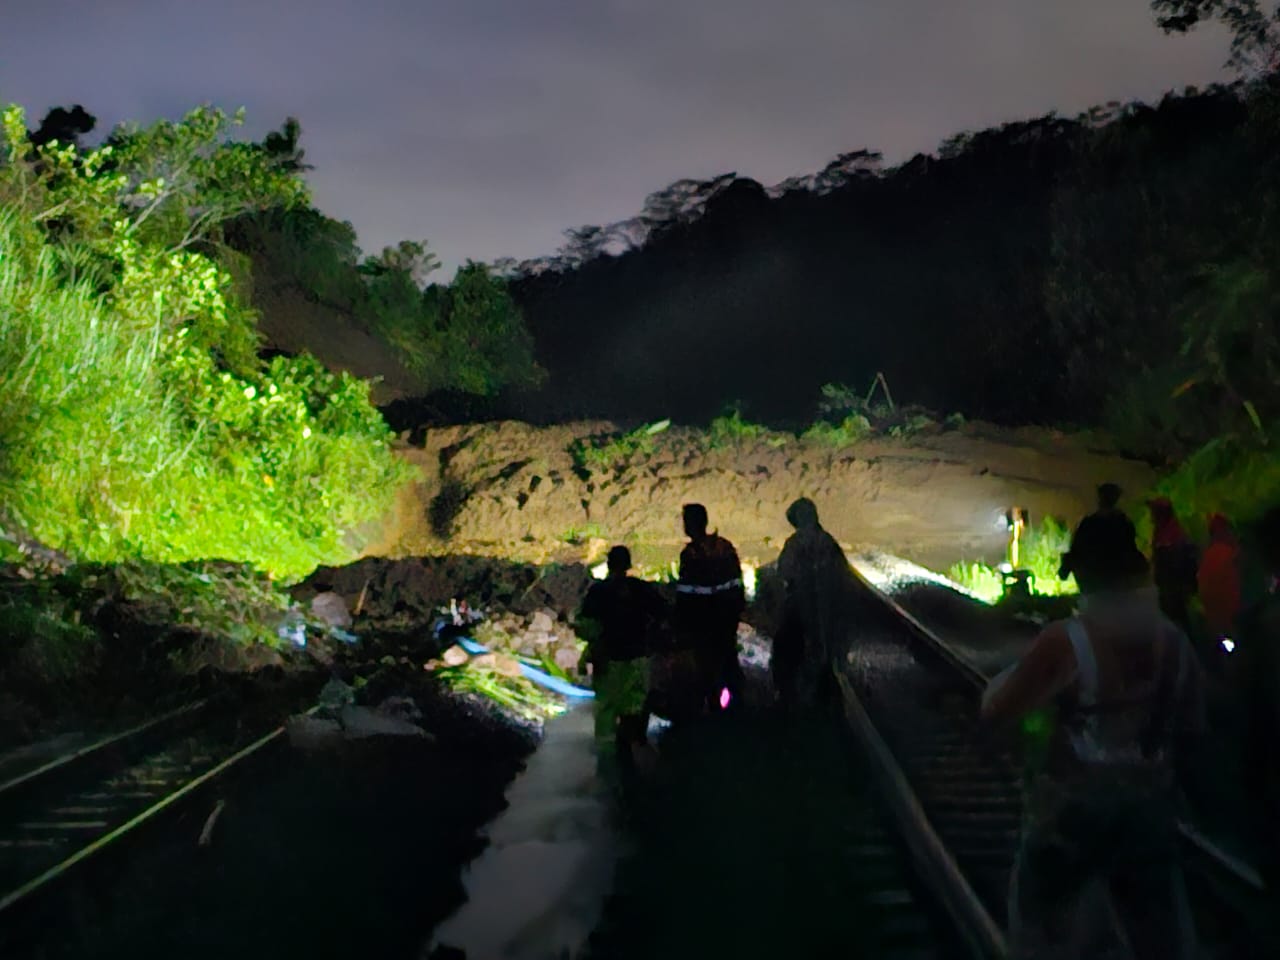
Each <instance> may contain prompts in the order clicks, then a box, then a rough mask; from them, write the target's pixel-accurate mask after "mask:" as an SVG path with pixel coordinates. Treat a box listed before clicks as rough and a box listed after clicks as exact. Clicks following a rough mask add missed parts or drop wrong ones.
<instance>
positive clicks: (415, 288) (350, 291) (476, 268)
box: [231, 208, 545, 396]
mask: <svg viewBox="0 0 1280 960" xmlns="http://www.w3.org/2000/svg"><path fill="white" fill-rule="evenodd" d="M231 242H232V243H233V244H234V245H235V246H236V248H237V249H240V250H243V251H246V252H247V253H249V254H250V255H251V256H253V257H254V259H255V260H256V262H257V263H258V264H259V265H260V266H261V268H262V269H263V271H264V272H265V273H267V274H269V275H270V276H271V277H272V278H273V281H274V282H275V283H276V284H277V285H279V284H282V283H283V284H286V285H290V286H293V287H294V288H296V289H297V290H298V291H300V292H301V293H302V294H303V295H304V296H306V297H307V298H308V299H309V300H312V301H313V302H317V303H319V304H322V305H324V306H327V307H330V308H332V309H335V310H338V311H340V312H342V313H346V314H348V315H350V316H351V317H352V318H353V319H354V320H355V321H356V322H357V323H358V324H359V325H361V326H362V327H364V328H366V329H367V330H369V331H371V332H372V333H374V334H375V335H376V336H378V337H379V338H381V339H382V340H384V341H386V342H387V343H388V344H390V345H391V346H392V347H394V348H395V350H396V352H397V353H398V355H399V356H400V358H401V360H402V361H403V363H404V365H405V367H406V368H408V370H409V372H410V373H412V374H413V375H414V376H415V377H416V378H417V380H418V381H419V383H420V384H421V390H422V392H423V393H429V392H432V391H437V390H459V391H463V392H466V393H470V394H476V395H481V396H491V395H493V394H495V393H497V392H498V391H500V390H502V389H504V388H508V387H517V388H523V387H535V386H538V385H539V384H540V383H542V381H543V379H544V378H545V373H544V371H542V370H541V369H540V368H539V367H538V365H537V364H536V363H535V361H534V356H533V338H532V337H531V335H530V334H529V331H528V329H527V328H526V326H525V324H524V320H523V317H522V315H521V313H520V309H519V307H518V306H517V305H516V303H515V301H514V300H513V299H512V297H511V294H510V291H509V288H508V284H507V282H506V281H505V280H504V279H502V278H500V277H498V276H495V275H494V274H493V273H492V272H491V271H490V270H489V268H488V267H486V266H484V265H483V264H477V263H467V264H465V265H464V266H462V267H459V268H458V270H457V272H456V273H455V275H454V278H453V281H452V283H449V284H435V283H433V284H431V285H430V286H426V287H424V286H423V284H424V282H425V280H426V277H427V276H428V275H430V274H431V273H432V272H433V271H434V270H435V269H436V267H437V262H436V260H435V257H434V256H433V255H432V254H430V253H429V252H428V251H427V249H426V247H425V245H423V244H421V243H414V242H409V241H404V242H401V243H400V244H399V245H398V246H396V247H388V248H387V249H385V250H383V252H382V253H381V254H380V255H378V256H375V257H365V258H363V259H362V258H361V254H360V248H359V247H358V246H357V245H356V235H355V231H354V230H353V229H352V228H351V226H350V224H345V223H338V222H337V221H335V220H331V219H329V218H328V217H326V216H324V215H323V214H322V213H320V212H319V211H318V210H315V209H310V208H308V209H290V210H273V211H270V212H268V213H265V214H259V215H256V216H253V217H246V218H243V219H241V220H240V221H238V222H237V223H236V224H235V225H234V226H233V228H232V229H231Z"/></svg>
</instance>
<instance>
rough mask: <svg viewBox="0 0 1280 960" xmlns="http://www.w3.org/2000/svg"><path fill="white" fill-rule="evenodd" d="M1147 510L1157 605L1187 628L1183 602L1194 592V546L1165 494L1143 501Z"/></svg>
mask: <svg viewBox="0 0 1280 960" xmlns="http://www.w3.org/2000/svg"><path fill="white" fill-rule="evenodd" d="M1147 509H1148V510H1150V511H1151V523H1152V527H1153V530H1152V534H1151V566H1152V568H1153V573H1154V575H1155V582H1156V592H1157V593H1158V594H1159V596H1160V609H1161V610H1163V611H1164V614H1165V616H1166V617H1168V618H1169V619H1170V620H1172V621H1173V622H1174V623H1176V624H1177V625H1178V626H1180V627H1181V628H1182V629H1183V630H1189V629H1190V626H1191V622H1190V618H1189V616H1188V611H1187V606H1188V604H1189V603H1190V602H1191V598H1192V597H1193V596H1195V593H1196V563H1197V559H1198V558H1197V557H1196V547H1195V544H1193V543H1192V542H1191V540H1190V539H1188V537H1187V535H1186V533H1185V532H1184V531H1183V529H1182V524H1180V523H1179V522H1178V517H1177V514H1176V513H1174V510H1173V503H1172V502H1171V501H1170V500H1169V498H1168V497H1155V498H1153V499H1151V500H1148V501H1147Z"/></svg>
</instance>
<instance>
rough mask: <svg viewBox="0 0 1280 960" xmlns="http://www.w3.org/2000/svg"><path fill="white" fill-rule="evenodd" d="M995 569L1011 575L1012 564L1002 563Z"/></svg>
mask: <svg viewBox="0 0 1280 960" xmlns="http://www.w3.org/2000/svg"><path fill="white" fill-rule="evenodd" d="M996 569H997V570H999V571H1000V572H1001V573H1013V564H1012V563H1002V564H1000V566H998V567H996Z"/></svg>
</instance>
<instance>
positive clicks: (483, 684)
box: [435, 664, 565, 722]
mask: <svg viewBox="0 0 1280 960" xmlns="http://www.w3.org/2000/svg"><path fill="white" fill-rule="evenodd" d="M435 675H436V677H437V678H439V680H440V682H441V683H444V684H445V685H446V686H448V687H449V688H450V689H452V690H455V691H457V692H459V693H471V694H476V695H478V696H481V697H485V698H486V699H488V700H492V701H493V702H494V703H496V704H498V705H499V706H501V707H503V708H505V709H507V710H510V711H511V712H512V713H514V714H516V715H517V716H518V717H521V718H522V719H525V720H530V721H535V722H536V721H542V720H546V719H548V718H550V717H554V716H556V715H558V714H561V713H563V712H564V709H565V703H564V700H563V699H562V698H561V697H558V696H556V695H555V694H553V693H550V692H548V691H546V690H543V689H542V688H541V687H539V686H538V685H537V684H536V683H533V682H532V681H531V680H527V679H525V678H524V677H509V676H507V675H505V674H502V673H499V672H497V671H496V670H489V669H485V668H483V667H474V666H470V665H468V664H462V665H460V666H457V667H442V668H440V669H439V670H437V671H436V673H435Z"/></svg>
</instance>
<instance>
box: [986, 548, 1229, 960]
mask: <svg viewBox="0 0 1280 960" xmlns="http://www.w3.org/2000/svg"><path fill="white" fill-rule="evenodd" d="M1124 564H1125V566H1126V567H1127V568H1128V573H1127V575H1122V573H1121V572H1120V571H1123V570H1124V567H1122V566H1120V565H1119V564H1117V567H1116V570H1117V573H1116V574H1115V575H1114V576H1112V577H1106V578H1102V577H1097V578H1094V580H1093V582H1092V584H1091V586H1090V588H1089V592H1087V593H1085V594H1083V596H1082V599H1081V605H1080V611H1081V612H1080V614H1079V615H1078V616H1076V617H1073V618H1071V619H1070V620H1060V621H1057V622H1055V623H1051V624H1049V625H1048V626H1047V627H1045V629H1044V630H1043V631H1042V632H1041V634H1040V635H1039V636H1038V637H1037V638H1036V639H1035V641H1034V642H1033V643H1032V644H1031V646H1030V648H1029V649H1028V650H1027V652H1026V653H1025V654H1024V655H1023V657H1022V659H1021V660H1019V661H1018V662H1017V663H1016V664H1015V665H1014V666H1013V667H1011V668H1009V669H1008V670H1006V671H1004V672H1003V673H1001V674H1000V675H999V676H997V677H996V678H995V679H993V680H992V681H991V683H990V684H989V685H988V687H987V690H986V693H985V694H984V696H983V702H982V716H983V719H984V720H985V721H987V722H990V723H999V724H1012V723H1015V722H1017V721H1020V720H1021V721H1026V720H1028V719H1029V718H1033V717H1035V716H1038V717H1039V718H1040V720H1041V722H1040V723H1038V724H1036V726H1039V727H1041V728H1042V729H1045V730H1047V731H1048V739H1047V742H1046V743H1045V744H1043V746H1045V747H1046V748H1047V749H1046V750H1045V751H1044V756H1043V760H1042V762H1041V768H1040V769H1038V770H1035V771H1031V772H1030V776H1029V778H1028V788H1027V798H1026V804H1025V819H1024V823H1023V829H1022V839H1021V843H1020V846H1019V850H1018V854H1017V859H1016V861H1015V864H1014V870H1013V877H1012V880H1011V883H1010V892H1009V925H1010V929H1009V932H1010V938H1011V954H1010V955H1011V957H1012V958H1015V960H1030V958H1033V957H1034V958H1044V957H1064V958H1066V957H1079V956H1082V955H1083V954H1082V953H1081V951H1082V949H1083V946H1082V942H1083V941H1082V938H1083V935H1084V933H1085V931H1084V930H1083V929H1082V928H1083V927H1084V926H1085V924H1084V922H1083V921H1084V916H1083V915H1084V911H1083V910H1082V893H1083V892H1084V891H1085V889H1086V888H1087V887H1088V886H1089V885H1090V883H1091V882H1092V881H1094V880H1102V881H1104V882H1105V883H1106V884H1107V889H1108V891H1109V894H1110V898H1111V902H1112V904H1113V906H1114V907H1115V911H1116V915H1117V916H1118V917H1119V919H1120V922H1121V923H1122V925H1123V927H1124V931H1125V934H1126V935H1127V937H1128V940H1129V943H1130V946H1131V947H1132V950H1133V956H1134V957H1135V960H1190V958H1192V957H1194V956H1195V950H1196V945H1195V931H1194V928H1193V926H1192V923H1191V917H1190V913H1189V911H1188V907H1187V900H1186V891H1185V889H1184V886H1183V882H1182V873H1181V867H1180V864H1179V861H1178V834H1177V816H1176V809H1177V805H1178V803H1179V796H1178V789H1177V787H1178V783H1177V780H1178V777H1177V776H1176V775H1177V774H1178V772H1179V770H1180V769H1182V767H1183V765H1184V764H1185V762H1186V760H1187V756H1188V753H1189V749H1188V748H1189V746H1190V743H1191V742H1192V740H1193V739H1194V738H1195V737H1196V736H1198V735H1199V734H1200V732H1201V731H1202V729H1203V725H1204V716H1203V713H1204V706H1203V693H1202V678H1201V674H1200V667H1199V663H1198V662H1197V659H1196V657H1195V655H1194V654H1193V653H1192V651H1191V648H1190V645H1189V643H1188V642H1187V638H1186V636H1185V634H1183V633H1182V631H1181V630H1179V629H1178V627H1177V626H1176V625H1174V624H1173V623H1171V622H1170V621H1169V620H1168V618H1166V617H1165V616H1163V615H1162V614H1161V612H1160V609H1159V607H1158V605H1157V600H1156V597H1155V594H1154V591H1152V590H1151V589H1150V588H1147V587H1146V586H1145V580H1146V574H1145V568H1146V560H1145V558H1144V557H1142V555H1141V554H1140V553H1139V552H1138V551H1137V550H1136V548H1134V550H1132V551H1131V552H1130V553H1129V554H1128V555H1127V557H1126V558H1125V560H1124ZM1139 571H1142V572H1139ZM1055 713H1056V720H1054V721H1053V722H1048V723H1046V722H1044V718H1045V717H1046V716H1052V715H1053V714H1055ZM1026 728H1028V729H1029V728H1030V724H1028V725H1027V727H1026Z"/></svg>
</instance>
